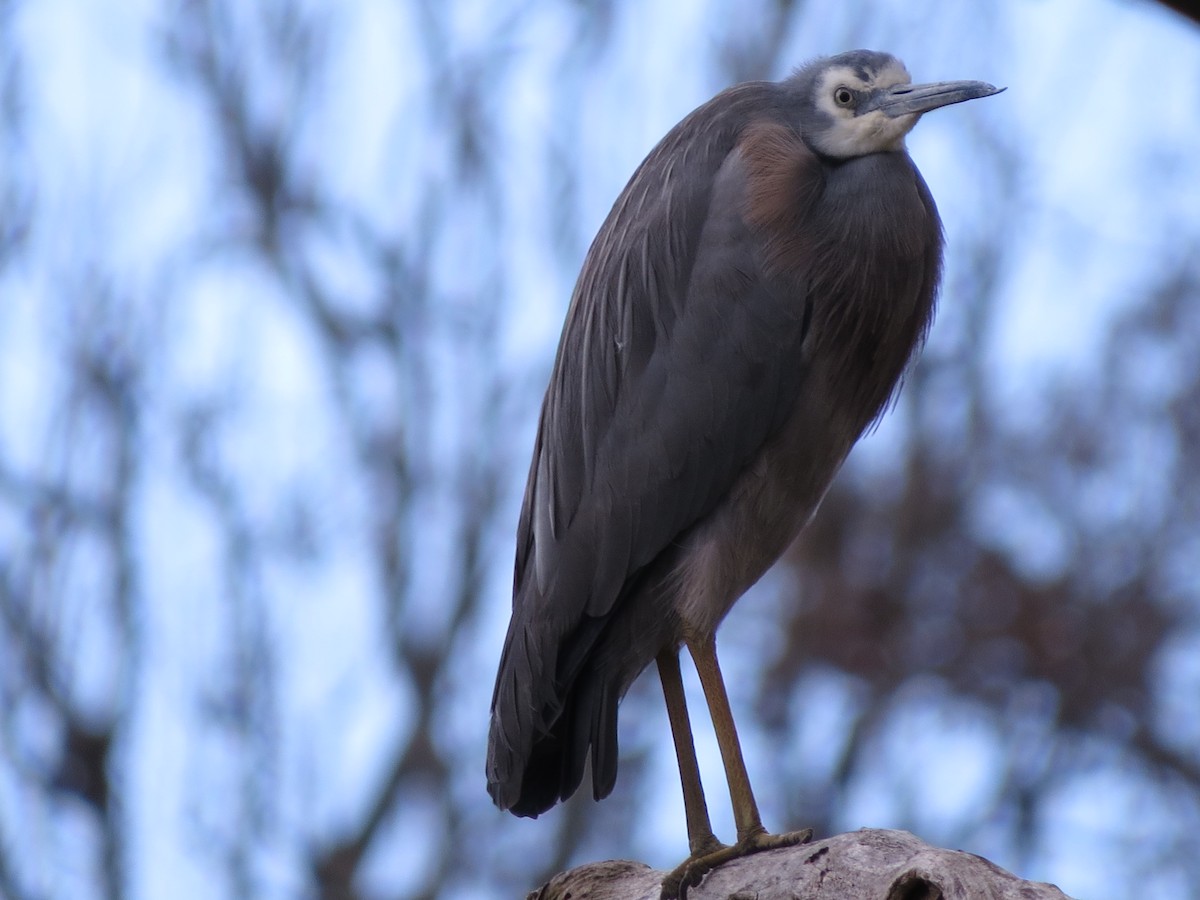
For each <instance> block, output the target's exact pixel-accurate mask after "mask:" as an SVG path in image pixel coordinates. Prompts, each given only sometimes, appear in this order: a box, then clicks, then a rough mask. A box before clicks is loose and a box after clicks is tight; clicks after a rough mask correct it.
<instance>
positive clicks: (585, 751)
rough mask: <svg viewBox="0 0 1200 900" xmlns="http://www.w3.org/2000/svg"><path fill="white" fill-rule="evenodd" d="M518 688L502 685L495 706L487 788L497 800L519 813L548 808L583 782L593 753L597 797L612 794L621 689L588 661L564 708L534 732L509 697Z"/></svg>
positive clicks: (489, 745) (533, 815) (498, 804)
mask: <svg viewBox="0 0 1200 900" xmlns="http://www.w3.org/2000/svg"><path fill="white" fill-rule="evenodd" d="M504 674H505V673H504V672H503V671H502V673H501V677H502V678H503V676H504ZM519 693H520V692H519V691H515V692H513V693H512V694H506V692H505V691H504V690H503V688H502V687H500V686H498V689H497V692H496V701H495V702H494V704H493V707H492V725H491V733H490V735H489V738H488V793H490V794H491V795H492V800H493V801H494V802H495V803H496V805H497V806H499V807H500V808H501V809H507V810H509V811H510V812H512V813H514V814H515V815H518V816H528V817H536V816H538V815H540V814H541V813H544V812H546V810H548V809H550V807H552V806H554V804H556V803H558V802H559V801H560V800H566V799H567V798H568V797H570V796H571V795H572V794H574V793H575V791H576V790H577V789H578V788H579V785H580V783H581V782H582V781H583V771H584V768H585V764H586V762H587V759H588V756H589V755H590V756H591V760H592V792H593V794H594V796H595V798H596V799H597V800H599V799H601V798H603V797H607V796H608V795H609V793H611V792H612V789H613V786H614V785H615V784H616V780H617V755H618V754H617V701H618V699H619V691H618V689H616V688H614V687H612V686H610V685H607V684H605V683H603V682H601V681H599V680H598V678H597V676H596V675H595V673H593V672H592V671H590V667H588V668H587V669H585V670H584V671H583V672H582V673H581V674H580V675H579V677H577V678H576V679H575V683H574V684H573V685H572V686H571V688H570V689H569V691H568V693H567V695H566V697H564V698H562V700H561V701H560V702H561V707H560V712H559V714H558V715H557V716H554V717H553V718H552V721H549V722H547V723H546V724H545V725H542V726H541V728H539V729H537V731H538V732H539V733H537V734H536V735H534V736H532V738H529V737H527V736H526V735H525V734H523V733H522V729H521V725H522V724H525V723H522V722H520V717H519V716H518V715H517V709H516V708H514V707H513V706H512V704H509V703H508V702H506V700H507V698H508V697H511V696H515V695H516V694H519ZM547 718H550V716H547ZM514 725H515V726H516V727H515V728H514V727H513V726H514ZM509 735H511V736H512V737H514V738H515V740H512V739H509V738H508V737H506V736H509ZM526 743H527V744H528V749H527V750H524V751H523V745H525V744H526Z"/></svg>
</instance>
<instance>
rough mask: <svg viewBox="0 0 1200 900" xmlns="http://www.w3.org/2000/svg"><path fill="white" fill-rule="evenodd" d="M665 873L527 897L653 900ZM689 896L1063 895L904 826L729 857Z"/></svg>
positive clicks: (958, 899)
mask: <svg viewBox="0 0 1200 900" xmlns="http://www.w3.org/2000/svg"><path fill="white" fill-rule="evenodd" d="M666 874H667V873H666V872H661V871H658V870H656V869H652V868H650V867H649V866H647V865H645V864H643V863H639V862H631V861H629V860H609V861H607V862H598V863H589V864H587V865H583V866H579V867H578V868H575V869H571V870H570V871H568V872H563V873H561V874H559V875H556V876H554V878H552V879H551V880H550V881H549V882H548V883H547V884H545V885H543V886H542V888H541V889H540V890H537V891H533V892H532V893H530V894H529V896H528V898H527V900H658V896H659V889H660V886H661V883H662V880H663V878H664V877H665V875H666ZM687 897H688V900H968V898H969V900H1066V894H1064V893H1063V892H1062V891H1060V890H1059V889H1058V888H1057V887H1055V886H1054V885H1052V884H1043V883H1041V882H1034V881H1025V880H1024V879H1021V878H1018V877H1017V876H1016V875H1013V874H1012V873H1011V872H1007V871H1005V870H1004V869H1001V868H1000V867H999V866H997V865H995V864H993V863H991V862H989V861H988V860H986V859H984V858H983V857H981V856H976V855H975V854H973V853H965V852H963V851H961V850H945V849H942V848H940V847H933V846H931V845H929V844H927V843H925V842H924V841H922V840H921V839H920V838H917V837H915V836H914V835H912V834H909V833H908V832H907V831H886V830H883V829H877V828H864V829H862V830H861V831H854V832H850V833H848V834H839V835H835V836H833V837H830V838H825V839H824V840H819V841H812V842H811V843H808V844H802V845H800V846H797V847H787V848H784V849H780V850H769V851H766V852H764V853H758V854H755V855H753V856H746V857H742V858H741V859H735V860H733V861H731V862H728V863H726V864H725V865H723V866H721V867H719V868H717V869H715V870H713V871H712V872H710V873H709V874H708V875H707V876H706V877H705V878H704V880H703V881H702V882H701V883H700V884H699V885H697V886H695V887H693V888H691V889H689V890H688V892H687Z"/></svg>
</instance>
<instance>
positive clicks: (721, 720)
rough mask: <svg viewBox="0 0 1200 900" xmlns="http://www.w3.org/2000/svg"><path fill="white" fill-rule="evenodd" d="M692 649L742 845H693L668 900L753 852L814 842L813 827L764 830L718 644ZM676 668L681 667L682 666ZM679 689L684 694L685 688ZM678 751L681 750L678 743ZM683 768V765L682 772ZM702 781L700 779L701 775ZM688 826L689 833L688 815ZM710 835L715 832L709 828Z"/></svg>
mask: <svg viewBox="0 0 1200 900" xmlns="http://www.w3.org/2000/svg"><path fill="white" fill-rule="evenodd" d="M688 650H689V651H690V652H691V654H692V659H693V660H694V661H695V663H696V672H697V674H699V676H700V684H701V686H702V687H703V688H704V697H705V699H706V700H707V701H708V710H709V714H710V715H711V716H712V722H713V730H714V731H715V732H716V735H717V744H718V746H720V748H721V760H722V762H723V763H724V764H725V780H726V781H727V782H728V784H729V799H730V801H731V802H732V804H733V819H734V822H735V823H736V824H737V834H738V841H737V843H736V844H734V845H733V846H732V847H722V846H719V845H718V846H717V849H715V850H713V851H711V852H707V853H705V852H703V851H702V852H700V853H697V852H696V848H695V847H694V846H693V848H692V856H691V857H690V858H689V859H688V860H687V861H686V862H685V863H683V864H682V865H681V866H679V867H678V868H676V869H675V870H674V871H673V872H671V874H670V875H668V876H667V877H666V879H665V880H664V881H663V888H662V897H663V898H664V900H674V898H680V900H683V898H686V896H687V891H688V888H689V887H693V886H695V885H697V884H699V883H700V880H701V879H702V878H703V877H704V876H705V875H706V874H707V873H708V872H710V871H712V870H713V869H714V868H716V867H717V866H719V865H721V864H722V863H725V862H728V861H729V860H731V859H736V858H738V857H740V856H748V855H749V854H751V853H760V852H762V851H763V850H773V849H775V848H777V847H791V846H793V845H795V844H803V843H804V842H805V841H808V840H810V839H811V838H812V829H811V828H806V829H804V830H803V831H793V832H789V833H787V834H767V832H766V829H765V828H763V825H762V818H761V816H760V815H759V813H758V803H757V802H756V801H755V799H754V791H753V790H752V789H751V788H750V776H749V775H748V774H747V773H746V762H745V760H744V759H743V758H742V747H741V744H740V743H739V742H738V735H737V726H736V725H735V724H734V722H733V711H732V710H731V709H730V707H729V695H728V694H727V693H726V691H725V681H724V679H722V678H721V667H720V665H719V664H718V663H717V647H716V643H715V642H714V641H713V640H712V639H711V638H710V639H709V640H707V641H704V642H696V643H689V644H688ZM676 667H677V668H678V664H677V665H676ZM661 671H662V667H661V662H660V667H659V672H660V673H661ZM664 684H665V682H664ZM680 690H682V686H681V688H680ZM689 737H690V731H689ZM688 743H689V748H690V746H691V741H690V740H689V742H688ZM676 749H678V744H677V745H676ZM681 758H682V757H681ZM692 760H693V763H694V760H695V751H694V750H692ZM682 768H683V766H682V763H681V764H680V769H681V772H682ZM698 783H699V776H697V784H698ZM707 818H708V814H707V810H705V820H706V822H707ZM688 824H689V834H690V830H691V819H690V814H689V820H688ZM709 831H710V833H711V828H710V829H709Z"/></svg>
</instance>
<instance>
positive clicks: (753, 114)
mask: <svg viewBox="0 0 1200 900" xmlns="http://www.w3.org/2000/svg"><path fill="white" fill-rule="evenodd" d="M775 90H776V89H775V87H774V86H773V85H769V84H761V83H760V84H749V85H741V86H739V87H737V88H734V89H731V90H730V91H728V92H726V94H724V95H721V96H718V97H717V98H715V99H714V100H713V101H710V103H709V104H706V105H705V106H704V107H701V108H700V109H699V110H697V111H696V112H695V113H693V114H692V115H691V116H689V117H688V118H687V119H685V120H684V121H683V122H682V123H680V125H679V126H677V127H676V128H675V129H673V130H672V132H671V133H670V134H668V135H667V137H665V138H664V139H663V141H662V142H661V143H660V144H659V146H658V147H657V148H655V150H654V151H653V152H652V153H651V154H650V156H649V157H647V159H646V161H645V162H644V163H643V164H642V165H641V166H640V167H639V169H638V171H637V172H635V173H634V176H633V178H632V179H631V181H630V183H629V185H628V186H627V187H626V189H625V190H624V192H623V193H622V194H621V196H620V197H619V198H618V200H617V202H616V204H615V205H614V207H613V210H612V212H611V213H610V214H609V216H608V218H607V220H606V221H605V223H604V225H603V227H602V228H601V230H600V232H599V234H598V235H597V237H596V240H595V241H594V242H593V245H592V247H591V249H590V250H589V253H588V256H587V259H586V260H585V263H584V266H583V269H582V271H581V273H580V277H579V281H578V283H577V285H576V289H575V292H574V294H573V296H572V300H571V305H570V309H569V311H568V314H567V320H566V324H565V326H564V329H563V335H562V339H561V341H560V344H559V348H558V353H557V356H556V359H555V365H554V371H553V374H552V376H551V379H550V385H549V387H548V389H547V393H546V397H545V400H544V402H543V406H542V413H541V418H540V422H539V427H538V434H537V439H536V441H535V448H534V457H533V461H532V464H531V468H530V476H529V481H528V484H527V486H526V492H525V500H524V503H523V507H522V511H521V517H520V522H519V524H518V533H517V557H516V566H515V574H514V600H513V615H512V621H511V623H510V627H509V633H508V637H507V640H506V642H505V648H504V653H503V656H502V660H501V665H500V671H499V674H498V676H497V682H496V691H495V694H494V695H493V707H492V715H493V719H492V736H491V740H490V744H491V746H490V748H489V758H488V778H489V789H490V790H491V791H492V795H493V797H494V798H495V799H496V802H497V803H498V804H499V805H500V806H501V807H503V808H511V809H513V810H514V811H515V812H520V813H522V814H533V815H536V814H537V812H540V811H542V809H543V808H545V807H544V806H543V805H542V804H545V805H549V804H550V803H553V802H554V800H555V799H556V797H557V796H558V795H560V794H561V795H562V796H565V795H566V794H568V793H570V792H571V791H573V790H574V788H575V786H577V784H578V782H579V778H580V777H581V772H582V763H581V759H580V756H579V754H580V752H581V750H580V747H581V746H582V752H586V749H587V747H588V746H590V747H591V748H592V753H593V767H594V772H597V771H600V772H603V773H604V774H603V775H602V776H601V775H597V777H598V778H601V779H602V780H601V781H598V782H597V784H596V786H595V789H596V791H597V792H600V791H601V789H602V788H603V787H604V784H607V786H608V788H611V783H609V781H610V780H611V778H612V777H615V765H616V747H615V715H616V713H615V710H616V703H617V700H618V699H619V693H618V692H619V691H623V690H624V688H625V687H626V685H612V684H599V685H597V684H595V683H591V682H589V683H588V685H587V686H586V687H585V688H584V689H583V693H584V694H587V695H588V696H589V697H591V698H592V701H594V703H593V705H592V707H589V708H587V709H584V708H578V709H576V711H575V712H570V711H568V712H564V708H565V706H566V705H567V703H568V699H567V698H568V695H569V694H570V692H571V691H572V689H573V684H574V681H575V679H576V678H577V677H578V676H579V673H580V672H581V670H582V669H583V667H584V664H585V661H586V657H587V653H588V652H589V651H588V648H589V647H590V643H591V642H592V641H594V640H595V639H596V638H597V636H598V635H599V634H600V633H601V632H602V630H603V623H604V621H605V619H606V617H608V616H610V615H611V614H612V612H613V609H614V606H615V605H616V604H618V603H619V602H621V598H622V597H623V596H626V595H627V589H628V586H629V585H630V584H631V583H632V582H633V581H635V580H636V579H637V577H638V573H639V572H640V571H642V570H643V569H645V567H647V566H648V565H649V564H650V563H651V562H652V561H654V560H655V558H656V557H658V556H659V555H660V554H662V553H663V552H664V551H665V550H666V549H667V548H669V547H670V546H671V545H673V544H674V543H675V542H677V541H678V540H679V539H680V537H681V535H683V534H684V533H686V532H687V530H688V529H689V528H691V527H692V526H693V525H695V524H696V523H697V522H698V521H699V520H700V519H702V518H703V517H704V516H705V515H706V514H708V513H709V512H710V511H711V510H712V509H713V508H714V507H715V506H716V504H718V503H719V502H720V501H721V499H722V497H723V496H724V495H725V493H726V492H727V491H728V490H729V488H730V486H731V485H732V484H733V482H734V481H735V479H736V478H737V476H738V475H739V474H740V473H741V472H742V471H743V470H744V469H745V467H746V466H747V465H748V464H749V463H750V461H751V460H752V459H753V458H754V456H755V454H756V452H757V451H758V449H759V448H760V447H761V446H762V445H763V443H764V442H766V441H767V440H768V439H769V438H770V437H771V435H772V434H773V432H774V431H775V430H777V429H778V428H779V426H780V424H781V423H782V421H783V419H784V418H785V415H786V412H787V411H788V407H787V400H788V398H789V397H791V396H794V393H795V389H794V388H795V383H796V380H797V379H799V378H801V377H802V370H803V364H802V359H801V344H802V341H803V338H804V331H805V328H806V325H807V322H808V321H809V318H810V314H809V311H808V310H807V304H806V300H805V296H804V289H803V278H802V276H801V277H797V273H795V272H789V273H787V275H786V276H784V275H781V274H779V273H776V272H773V271H771V267H770V265H769V260H767V259H766V256H765V255H764V253H765V251H764V250H763V246H764V244H763V240H762V237H761V235H760V234H758V233H756V231H755V228H754V226H753V224H750V221H751V220H752V219H753V217H752V216H749V215H747V211H746V209H745V205H746V203H747V202H749V200H750V199H752V197H753V191H752V190H751V189H750V187H749V186H748V179H750V178H752V177H753V166H752V165H750V164H748V162H747V159H746V158H745V154H746V152H747V150H746V147H744V146H742V145H741V144H739V142H742V141H744V139H745V137H746V135H747V133H748V132H747V129H748V127H749V126H750V125H751V124H752V123H753V122H755V121H757V120H761V119H762V117H763V116H764V115H765V116H768V117H769V116H770V112H771V110H772V104H773V103H774V98H775V94H774V93H773V92H774V91H775ZM797 143H799V142H798V141H797ZM812 162H813V165H812V167H811V168H812V172H814V173H819V166H817V165H816V162H815V159H814V160H812ZM813 177H819V174H818V175H813ZM568 647H569V649H570V652H569V653H564V648H568ZM655 649H657V648H655ZM651 658H652V655H651ZM526 679H528V682H526ZM511 681H516V682H517V686H516V688H515V689H513V688H512V686H511V685H510V684H509V682H511ZM522 682H526V683H522ZM592 701H589V702H592ZM580 702H582V695H581V698H580ZM585 706H586V704H585ZM560 715H561V716H563V717H564V718H567V719H570V721H569V722H566V723H565V724H564V725H563V726H561V727H560V728H559V733H558V736H557V737H556V736H555V733H554V730H555V722H556V720H557V719H558V718H559V716H560ZM606 729H607V730H606ZM609 731H611V734H609ZM564 734H566V735H570V736H571V737H570V740H569V741H565V739H564V737H563V735H564ZM579 740H586V743H583V744H582V745H579V744H577V745H576V746H575V747H574V748H573V749H572V748H564V749H563V752H564V753H565V754H568V756H564V757H563V762H562V764H561V770H562V775H561V777H562V778H563V779H564V783H563V785H562V786H561V787H555V788H554V789H552V790H551V789H547V788H546V786H545V785H544V784H542V785H538V786H537V787H536V788H535V787H528V786H525V787H523V785H522V781H523V779H524V777H525V769H526V767H528V766H530V765H531V762H530V760H531V759H537V760H541V759H542V758H543V756H544V748H543V750H536V749H535V746H534V745H535V744H537V743H538V742H539V741H541V742H543V743H545V742H547V741H555V742H557V744H561V743H564V741H565V742H567V743H570V742H572V741H579ZM557 744H556V746H557ZM598 757H603V758H602V759H600V758H598ZM605 792H607V791H606V790H605ZM552 795H553V796H552ZM547 798H549V800H548V802H547Z"/></svg>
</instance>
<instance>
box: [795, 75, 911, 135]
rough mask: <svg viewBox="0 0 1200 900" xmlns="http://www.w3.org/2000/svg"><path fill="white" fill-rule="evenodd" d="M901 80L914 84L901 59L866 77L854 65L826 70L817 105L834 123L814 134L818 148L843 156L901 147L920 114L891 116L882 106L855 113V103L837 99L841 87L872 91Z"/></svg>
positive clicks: (818, 92)
mask: <svg viewBox="0 0 1200 900" xmlns="http://www.w3.org/2000/svg"><path fill="white" fill-rule="evenodd" d="M898 84H912V78H911V76H909V74H908V70H907V69H905V68H904V66H903V64H901V63H900V62H899V61H898V60H893V61H892V62H890V63H889V64H888V65H886V66H884V67H883V68H882V69H881V70H880V71H878V72H874V73H868V78H867V79H866V80H864V79H862V78H861V77H860V76H859V74H858V72H857V71H856V70H855V69H854V68H853V67H852V66H837V67H835V68H832V69H830V70H829V71H827V72H825V73H823V74H822V76H821V80H820V83H819V84H818V85H817V108H818V109H820V110H821V112H823V113H825V114H827V115H828V116H829V117H830V118H831V119H832V120H833V125H832V126H831V127H830V128H829V129H828V130H826V131H822V132H821V133H820V134H817V135H814V137H813V143H814V144H816V147H817V149H818V150H820V151H821V152H822V153H824V154H826V155H827V156H833V157H836V158H840V159H847V158H850V157H853V156H866V155H867V154H868V153H882V152H884V151H888V150H899V149H901V148H902V147H903V146H904V136H905V135H906V134H908V133H909V132H910V131H911V130H912V127H913V126H914V125H916V124H917V119H919V118H920V116H918V115H908V116H898V117H896V118H891V117H889V116H886V115H884V114H883V113H882V112H881V111H879V110H872V111H871V112H868V113H863V114H862V115H856V114H855V110H854V107H853V106H843V105H841V104H839V103H838V102H837V94H838V91H839V89H840V88H849V89H850V90H851V91H872V90H875V89H877V88H890V87H895V86H896V85H898Z"/></svg>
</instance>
